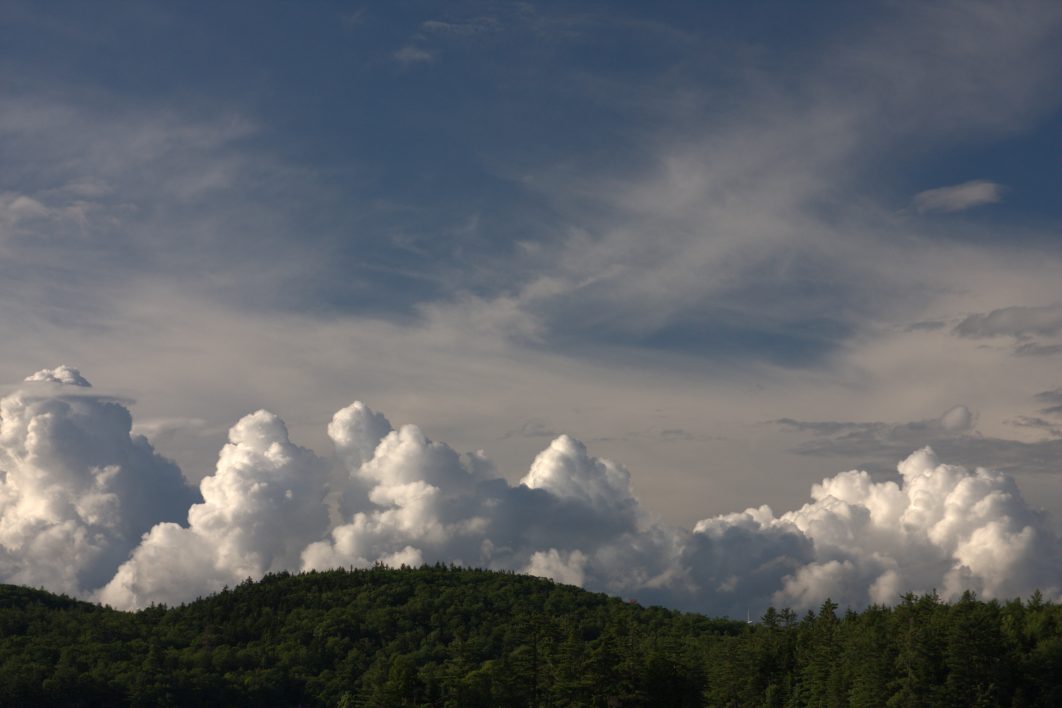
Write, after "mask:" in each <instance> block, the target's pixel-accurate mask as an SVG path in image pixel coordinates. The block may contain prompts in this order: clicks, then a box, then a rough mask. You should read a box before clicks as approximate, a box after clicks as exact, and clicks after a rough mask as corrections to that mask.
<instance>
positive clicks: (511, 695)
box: [0, 565, 1062, 708]
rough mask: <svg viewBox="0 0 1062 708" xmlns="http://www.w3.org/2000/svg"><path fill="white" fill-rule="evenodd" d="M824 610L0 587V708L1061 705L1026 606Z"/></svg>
mask: <svg viewBox="0 0 1062 708" xmlns="http://www.w3.org/2000/svg"><path fill="white" fill-rule="evenodd" d="M838 609H839V608H838V607H837V605H836V604H834V603H832V602H829V601H827V602H825V603H824V604H823V605H822V606H821V607H820V608H819V609H818V611H817V612H815V613H808V615H807V616H806V617H805V618H804V619H802V620H798V619H797V617H796V615H794V614H793V613H792V612H791V611H789V610H782V611H776V610H774V609H773V608H772V609H769V610H768V611H767V612H766V613H765V614H764V616H763V618H762V619H761V621H760V622H759V623H758V624H754V625H747V624H746V623H744V622H735V621H731V620H720V619H715V620H713V619H709V618H707V617H703V616H700V615H693V614H685V613H680V612H673V611H670V610H666V609H663V608H659V607H648V608H646V607H641V606H638V605H636V604H631V603H626V602H623V601H621V600H619V599H616V598H610V597H607V596H605V595H601V594H595V593H589V592H586V591H583V590H580V589H578V588H574V587H570V586H564V585H556V584H554V583H552V582H550V581H548V580H542V579H539V578H531V577H527V576H520V575H515V574H512V573H493V572H487V571H478V570H466V569H460V568H454V567H446V566H442V565H437V566H431V567H428V566H425V567H422V568H419V569H409V568H404V569H401V570H391V569H386V568H373V569H370V570H352V571H330V572H325V573H306V574H301V575H292V574H289V573H280V574H276V575H270V576H267V577H266V578H264V579H263V580H261V581H260V582H257V583H252V582H250V581H248V582H245V583H241V584H240V585H239V586H237V587H235V588H232V589H225V590H224V591H222V592H220V593H218V594H216V595H213V596H211V597H208V598H204V599H200V600H197V601H195V602H192V603H190V604H187V605H183V606H181V607H174V608H166V607H151V608H149V609H146V610H143V611H141V612H136V613H125V612H117V611H115V610H110V609H107V608H102V607H99V606H97V605H92V604H89V603H84V602H79V601H77V600H73V599H71V598H67V597H60V596H56V595H51V594H49V593H46V592H44V591H40V590H31V589H28V588H18V587H13V586H0V706H7V705H12V706H14V705H69V706H78V705H85V706H87V705H92V706H126V705H134V706H167V705H180V706H185V705H226V706H229V705H231V706H241V705H247V706H250V705H277V706H283V705H304V706H306V705H327V706H348V707H353V706H359V707H368V706H381V707H386V708H394V707H399V706H439V707H453V708H457V707H460V708H475V707H477V706H484V707H487V706H555V707H557V708H563V707H566V706H675V707H680V708H681V707H686V706H689V707H693V706H701V705H711V706H777V707H778V708H782V707H788V706H874V707H879V708H880V707H883V706H932V705H942V706H996V705H1000V706H1002V705H1006V706H1052V705H1060V704H1062V685H1060V681H1062V679H1060V677H1062V609H1060V608H1059V606H1056V605H1054V604H1051V603H1047V602H1044V601H1043V598H1042V597H1040V596H1038V595H1037V596H1034V597H1033V598H1032V599H1030V600H1029V602H1027V603H1022V602H1021V601H1018V600H1015V601H1011V602H1008V603H1006V604H1003V605H1001V604H999V603H996V602H988V603H985V602H980V601H978V600H977V599H976V598H974V597H973V596H972V595H967V596H965V597H963V598H962V599H961V600H960V601H959V602H957V603H955V604H953V605H948V604H946V603H943V602H941V601H940V599H939V598H938V597H937V596H936V595H925V596H914V595H909V596H907V597H905V598H903V600H902V602H901V603H900V604H899V605H898V606H897V607H895V608H886V607H870V608H868V609H867V610H864V611H863V612H860V613H856V612H851V611H849V612H846V613H844V614H839V613H838Z"/></svg>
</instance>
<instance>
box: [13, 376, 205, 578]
mask: <svg viewBox="0 0 1062 708" xmlns="http://www.w3.org/2000/svg"><path fill="white" fill-rule="evenodd" d="M86 387H88V382H87V381H86V380H85V379H84V377H82V376H81V375H80V374H79V373H78V371H77V369H73V368H70V367H66V366H60V367H58V368H56V369H52V370H43V371H39V372H37V373H36V374H33V375H32V376H30V377H29V378H28V379H27V380H26V383H25V384H24V385H23V386H22V387H21V388H20V389H18V390H17V391H15V392H14V393H12V394H10V395H8V396H5V397H4V398H3V399H0V579H2V580H3V581H4V582H12V583H21V584H26V585H43V586H44V587H47V588H49V589H51V590H54V591H57V592H66V593H71V594H76V595H87V594H89V593H90V591H92V590H93V589H95V588H98V587H100V586H101V585H102V584H104V583H105V582H106V581H107V580H108V579H109V578H110V577H111V576H112V575H113V574H114V572H115V570H116V569H117V568H118V566H119V565H120V564H121V563H122V562H123V561H124V560H125V559H126V558H127V557H128V555H129V553H130V552H131V551H132V550H133V549H134V548H135V547H136V545H137V544H138V543H139V541H140V536H141V534H143V533H145V532H146V531H148V530H150V529H151V528H152V527H153V526H154V525H155V524H157V523H159V522H160V521H161V522H183V521H184V519H185V516H186V514H187V512H188V506H189V505H190V504H191V503H193V502H194V501H195V500H196V494H195V492H194V491H193V490H192V489H190V488H189V487H187V486H186V484H185V482H184V479H183V478H182V476H181V472H180V470H179V469H178V468H177V466H176V465H175V464H173V463H172V462H170V461H169V460H166V459H164V458H163V457H160V456H159V455H158V454H156V453H155V451H154V449H152V447H151V445H150V444H149V443H148V441H147V439H146V438H144V437H142V436H139V435H133V434H131V433H130V431H131V428H132V417H131V415H130V413H129V411H128V409H126V408H125V407H124V406H123V405H122V404H121V403H118V402H116V401H113V400H110V399H108V398H106V397H103V396H92V395H88V394H86V393H84V392H83V391H84V389H85V388H86Z"/></svg>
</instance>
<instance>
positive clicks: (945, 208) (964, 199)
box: [913, 180, 1004, 213]
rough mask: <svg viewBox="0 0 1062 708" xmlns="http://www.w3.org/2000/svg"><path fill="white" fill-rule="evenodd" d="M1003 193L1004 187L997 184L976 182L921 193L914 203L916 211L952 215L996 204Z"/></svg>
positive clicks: (983, 181) (985, 181) (984, 181)
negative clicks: (952, 213)
mask: <svg viewBox="0 0 1062 708" xmlns="http://www.w3.org/2000/svg"><path fill="white" fill-rule="evenodd" d="M1003 191H1004V190H1003V186H1002V185H999V184H996V183H995V182H989V181H987V180H974V181H971V182H963V183H962V184H956V185H953V186H951V187H938V188H936V189H927V190H926V191H924V192H919V193H918V194H916V195H915V197H914V200H913V203H914V207H915V209H916V210H917V211H920V212H933V211H939V212H944V213H951V212H957V211H965V210H967V209H972V208H974V207H977V206H982V205H985V204H995V203H997V202H999V201H1001V200H1002V199H1003Z"/></svg>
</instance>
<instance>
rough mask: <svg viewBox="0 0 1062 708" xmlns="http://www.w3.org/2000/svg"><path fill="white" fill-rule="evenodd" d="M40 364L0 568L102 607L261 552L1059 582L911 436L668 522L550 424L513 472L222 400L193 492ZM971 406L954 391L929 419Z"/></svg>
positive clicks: (590, 578) (639, 587)
mask: <svg viewBox="0 0 1062 708" xmlns="http://www.w3.org/2000/svg"><path fill="white" fill-rule="evenodd" d="M55 371H60V370H59V369H57V370H55ZM62 371H69V372H74V371H75V370H73V369H62ZM42 378H45V379H46V380H45V381H39V382H32V383H26V384H25V385H24V387H23V388H22V389H20V390H19V391H17V392H15V393H12V394H10V395H9V396H7V397H5V398H4V399H3V401H2V406H0V413H2V418H0V436H2V437H0V444H2V450H0V453H2V456H0V460H2V468H0V469H2V470H3V474H2V476H0V580H3V581H5V582H19V583H32V584H40V585H43V586H45V587H47V588H50V589H53V590H60V591H64V592H71V593H75V594H77V595H80V596H83V597H89V598H94V599H98V600H101V601H103V602H106V603H108V604H111V605H114V606H116V607H122V608H136V607H143V606H145V605H147V604H149V603H151V602H167V603H176V602H181V601H184V600H188V599H191V598H193V597H195V596H197V595H201V594H203V593H207V592H211V591H214V590H217V589H220V588H221V587H222V586H223V585H226V584H233V583H237V582H239V581H241V580H243V579H244V578H247V577H260V576H261V575H262V574H264V573H266V572H269V571H276V570H281V569H291V570H300V569H301V570H307V569H316V568H328V567H334V566H341V567H347V566H358V567H364V566H367V565H371V564H373V563H377V562H382V563H388V564H394V565H397V564H402V563H406V564H418V563H421V562H434V561H444V562H455V563H465V564H469V565H476V566H484V567H489V568H495V569H506V570H516V571H521V572H529V573H535V574H539V575H543V576H546V577H551V578H553V579H555V580H557V581H558V582H566V583H574V584H579V585H583V586H585V587H587V588H591V589H596V590H604V591H607V592H611V593H615V594H621V595H624V596H633V597H638V598H641V599H643V600H644V601H647V602H658V603H663V604H667V605H671V606H675V607H682V608H687V609H697V610H702V611H706V612H711V613H728V614H731V615H740V614H742V613H743V612H744V610H745V608H746V607H750V606H751V607H756V608H763V607H766V606H767V605H768V604H775V605H786V606H793V607H796V608H804V607H811V606H814V605H816V604H818V603H819V602H821V601H822V599H823V598H824V597H826V596H830V597H832V598H834V599H835V600H838V601H840V602H842V603H845V604H851V605H855V606H861V605H865V604H867V603H870V602H886V603H887V602H892V601H894V600H896V599H897V597H898V596H899V594H900V593H902V592H904V591H907V590H914V591H928V590H930V589H933V588H936V589H938V590H940V591H941V592H942V593H943V594H944V595H945V596H947V597H952V596H954V595H956V594H958V593H961V592H962V591H963V590H965V589H973V590H975V591H977V592H979V593H981V594H983V595H985V596H987V597H1006V596H1012V595H1016V594H1026V593H1029V592H1031V591H1032V590H1033V589H1036V588H1039V589H1041V590H1043V591H1045V592H1046V593H1047V594H1048V595H1049V596H1051V597H1057V596H1059V591H1060V588H1059V586H1058V577H1059V571H1060V570H1062V545H1060V542H1059V539H1058V538H1056V537H1055V535H1054V534H1053V533H1052V531H1051V530H1050V528H1049V526H1048V524H1047V520H1046V519H1045V518H1044V517H1043V515H1042V514H1041V513H1039V512H1036V511H1034V510H1033V509H1031V508H1030V507H1029V506H1028V505H1027V504H1026V503H1025V501H1024V500H1023V499H1022V497H1021V494H1020V492H1019V490H1018V488H1017V487H1016V485H1015V483H1014V481H1013V479H1011V478H1010V477H1008V476H1007V475H1005V474H1002V473H998V472H992V471H988V470H985V469H976V470H974V471H970V470H968V469H965V468H963V467H959V466H955V465H948V464H943V463H941V461H940V460H939V459H938V458H937V457H936V455H935V454H934V453H933V452H932V451H931V450H930V449H928V448H926V449H923V450H921V451H918V452H915V453H914V454H912V455H910V456H909V457H908V458H907V459H906V460H904V461H903V462H902V463H901V464H900V466H899V472H900V481H899V483H897V482H892V481H890V482H875V481H874V480H873V479H871V477H870V475H868V474H867V473H866V472H859V471H851V472H843V473H841V474H838V475H836V476H833V477H827V478H825V479H823V480H822V482H821V483H820V484H816V485H815V486H814V487H813V488H812V490H811V500H810V501H808V502H807V503H806V504H804V505H803V506H802V507H801V508H799V509H796V510H794V511H790V512H787V513H784V514H781V515H776V514H775V513H774V512H773V511H772V510H771V509H770V508H769V507H766V506H761V507H759V508H750V509H747V510H745V511H743V512H740V513H734V514H725V515H720V516H715V517H712V518H707V519H704V520H702V521H700V522H698V523H697V524H696V525H695V526H694V528H693V529H692V530H688V529H683V528H677V527H670V526H667V525H664V524H661V523H659V522H658V521H657V520H655V519H654V517H653V515H652V514H651V513H650V512H649V511H648V510H647V509H645V508H644V507H643V506H642V504H641V503H640V502H639V500H638V498H637V497H636V496H635V494H634V491H633V488H632V484H631V474H630V472H629V471H628V470H627V469H626V468H624V467H623V466H622V465H619V464H617V463H614V462H612V461H609V460H605V459H600V458H596V457H594V456H592V455H591V454H590V453H589V452H588V450H587V449H586V447H585V446H584V445H583V444H582V443H580V442H579V441H577V440H575V439H573V438H571V437H569V436H566V435H561V436H559V437H557V438H556V439H555V440H553V441H552V442H551V443H550V445H549V446H548V447H547V448H546V449H545V450H543V451H542V452H541V453H540V454H539V455H538V456H537V457H536V458H535V460H534V462H533V463H532V465H531V467H530V469H529V470H528V472H527V474H526V475H525V476H524V477H523V479H521V480H520V482H519V483H518V484H516V485H513V484H510V483H509V482H507V481H505V480H504V479H501V478H499V477H498V475H497V473H496V472H495V470H494V467H493V465H492V464H491V463H490V461H489V460H488V459H487V457H486V455H485V454H484V453H483V452H482V451H478V452H473V453H467V454H463V455H462V454H458V453H457V452H456V451H454V450H453V449H451V448H450V447H449V446H447V445H445V444H443V443H440V442H435V441H432V440H429V439H428V438H427V437H426V436H425V435H424V433H423V432H422V431H421V430H420V429H419V428H417V427H416V426H414V425H404V426H400V427H397V428H396V427H395V426H393V425H392V424H391V423H390V421H388V420H387V418H386V417H385V416H383V415H382V414H381V413H378V412H375V411H373V410H371V409H370V408H369V407H367V406H365V405H364V404H362V403H360V402H355V403H353V404H351V405H350V406H348V407H346V408H344V409H342V410H340V411H339V412H337V413H336V414H335V416H334V417H333V419H332V421H331V423H330V424H329V426H328V434H329V437H330V438H331V439H332V441H333V443H334V447H335V454H334V455H329V457H328V459H324V458H320V457H318V456H317V455H316V454H314V453H313V452H311V451H310V450H307V449H305V448H301V447H299V446H297V445H295V444H294V443H292V442H291V440H290V439H289V437H288V432H287V428H286V426H285V424H284V423H283V421H281V420H280V419H279V418H278V417H277V416H276V415H274V414H272V413H269V412H267V411H258V412H257V413H253V414H251V415H248V416H246V417H244V418H243V419H241V420H240V421H239V422H238V423H237V424H236V425H235V426H233V427H232V429H231V430H230V432H229V442H228V444H226V445H225V447H224V448H223V449H222V451H221V454H220V456H219V459H218V463H217V468H216V470H215V472H214V474H212V475H210V476H208V477H206V478H204V479H203V480H202V482H201V484H200V490H201V500H197V499H196V498H195V495H194V493H193V492H192V491H191V490H189V489H187V488H186V487H185V486H184V484H183V482H182V480H181V477H180V473H179V471H178V470H177V469H176V467H175V466H173V465H172V464H171V463H169V462H167V461H166V460H163V459H161V458H159V457H158V456H157V455H156V454H154V452H153V451H152V450H151V448H150V445H148V444H147V442H146V441H145V440H144V439H143V438H138V437H135V436H130V434H129V431H130V426H131V420H130V416H129V412H128V411H127V410H126V409H125V408H124V407H123V406H121V405H120V404H118V403H115V402H113V401H110V400H107V399H104V398H101V397H98V396H90V395H87V394H85V393H80V395H73V394H74V393H76V392H78V391H79V390H81V389H82V388H83V387H80V386H78V384H77V383H76V382H68V383H63V382H61V381H53V380H47V379H48V377H42ZM52 378H55V379H60V378H62V376H61V375H56V376H54V377H52ZM70 378H73V377H72V376H71V377H70ZM971 423H972V414H971V413H970V411H969V410H967V409H966V408H964V407H961V406H960V407H955V408H953V409H951V410H949V411H947V412H946V413H945V414H944V415H943V416H942V417H941V418H940V419H939V420H937V421H935V422H933V423H932V424H933V425H936V426H938V427H939V428H940V429H942V430H950V431H953V432H962V431H965V430H967V429H968V428H969V427H970V425H971ZM791 424H792V425H799V424H796V423H791ZM837 425H840V426H841V427H836V426H832V427H830V426H828V428H829V430H830V431H832V432H836V431H837V430H844V429H845V427H844V426H845V424H837ZM925 425H926V426H930V423H926V424H925ZM196 502H197V503H196ZM189 504H191V505H190V506H189ZM184 510H187V516H186V517H185V514H184ZM141 534H142V536H141Z"/></svg>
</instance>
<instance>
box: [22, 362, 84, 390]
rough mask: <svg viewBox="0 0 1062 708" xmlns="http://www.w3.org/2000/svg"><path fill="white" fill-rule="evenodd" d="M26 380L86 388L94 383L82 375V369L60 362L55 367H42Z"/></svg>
mask: <svg viewBox="0 0 1062 708" xmlns="http://www.w3.org/2000/svg"><path fill="white" fill-rule="evenodd" d="M26 381H31V382H47V383H57V384H66V385H68V386H82V387H84V388H91V387H92V384H90V383H89V382H88V379H86V378H85V377H84V376H82V375H81V372H80V371H78V370H77V369H75V368H73V367H70V366H67V365H66V364H60V365H59V366H57V367H55V368H54V369H41V370H40V371H38V372H36V373H34V374H30V375H29V376H27V377H26Z"/></svg>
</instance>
